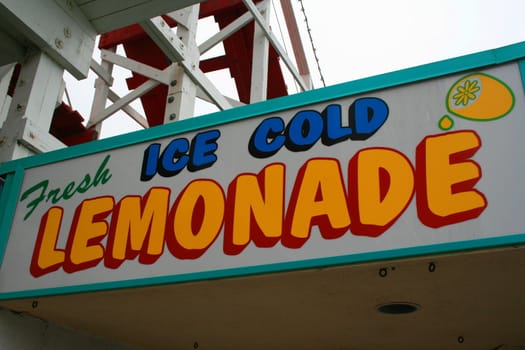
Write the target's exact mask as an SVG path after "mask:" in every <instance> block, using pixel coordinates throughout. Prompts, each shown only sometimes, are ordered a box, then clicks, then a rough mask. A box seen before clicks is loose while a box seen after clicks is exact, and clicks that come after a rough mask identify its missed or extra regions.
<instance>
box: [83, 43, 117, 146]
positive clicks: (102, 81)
mask: <svg viewBox="0 0 525 350" xmlns="http://www.w3.org/2000/svg"><path fill="white" fill-rule="evenodd" d="M116 50H117V48H116V47H112V48H111V49H110V50H107V51H111V52H115V51H116ZM93 61H94V60H92V65H93ZM95 63H96V62H95ZM100 68H101V69H100V71H102V72H104V71H105V72H107V73H108V75H109V76H111V74H112V73H113V64H112V63H111V62H108V61H105V60H104V59H102V60H101V63H100ZM95 72H96V71H95ZM111 79H113V78H111ZM110 82H111V84H110ZM111 85H112V81H111V80H110V79H107V77H105V78H104V77H98V78H97V79H96V80H95V95H94V96H93V102H92V103H91V111H90V113H89V122H88V125H90V124H91V127H92V128H94V129H95V131H96V132H97V137H98V135H100V131H101V130H102V123H100V122H97V123H94V122H92V121H93V120H95V118H97V117H98V116H99V115H101V114H102V113H103V112H104V109H106V102H107V100H108V94H109V87H110V86H111Z"/></svg>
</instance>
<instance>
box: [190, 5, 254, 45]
mask: <svg viewBox="0 0 525 350" xmlns="http://www.w3.org/2000/svg"><path fill="white" fill-rule="evenodd" d="M263 6H264V3H259V4H257V6H256V7H257V9H258V10H262V8H263ZM251 21H253V15H252V14H251V13H250V12H246V13H244V14H243V15H241V16H240V17H238V18H237V19H236V20H234V21H233V22H231V23H230V24H228V25H227V26H226V27H224V28H223V29H222V30H221V31H219V32H218V33H216V34H215V35H213V36H211V37H210V38H209V39H208V40H206V41H205V42H203V43H202V44H200V45H199V52H200V54H201V55H203V54H204V53H206V52H208V51H209V50H211V49H212V48H213V47H215V45H217V44H219V43H220V42H223V41H224V40H226V39H228V38H229V37H230V36H231V35H233V34H234V33H235V32H237V31H238V30H239V29H241V28H242V27H244V26H245V25H247V24H248V23H250V22H251Z"/></svg>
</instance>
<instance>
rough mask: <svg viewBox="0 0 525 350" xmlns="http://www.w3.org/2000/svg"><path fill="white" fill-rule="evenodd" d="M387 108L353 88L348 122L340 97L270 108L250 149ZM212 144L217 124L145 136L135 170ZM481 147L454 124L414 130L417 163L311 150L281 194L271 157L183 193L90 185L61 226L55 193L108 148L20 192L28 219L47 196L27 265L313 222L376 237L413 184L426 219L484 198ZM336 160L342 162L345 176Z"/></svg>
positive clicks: (149, 255) (202, 161)
mask: <svg viewBox="0 0 525 350" xmlns="http://www.w3.org/2000/svg"><path fill="white" fill-rule="evenodd" d="M388 114H389V110H388V106H387V104H386V103H385V102H384V101H383V100H381V99H378V98H361V99H357V100H356V101H354V103H353V104H352V105H351V106H350V107H349V109H348V121H347V123H343V122H342V118H343V113H342V107H341V106H340V105H338V104H332V105H329V106H328V107H326V109H325V110H324V111H322V112H317V111H314V110H302V111H299V112H298V113H296V114H295V115H294V116H293V118H292V119H290V121H289V122H288V123H286V122H285V121H284V120H283V119H281V118H280V117H269V118H266V119H264V120H262V122H260V123H259V125H258V126H257V127H256V128H255V130H254V131H253V134H252V135H251V138H250V141H249V145H248V152H249V153H250V154H251V156H253V157H256V158H269V157H271V156H273V155H275V154H276V153H277V152H279V150H281V149H282V148H283V147H285V148H287V149H288V150H290V151H293V152H302V151H306V150H308V149H310V148H311V147H312V146H313V145H314V144H316V143H317V142H322V144H324V145H325V146H331V145H334V144H337V143H340V142H344V141H348V140H366V139H368V138H369V137H371V136H372V135H373V134H374V133H375V132H376V131H377V130H379V128H381V126H382V125H383V124H384V123H385V121H386V120H387V117H388ZM343 124H347V125H348V126H343ZM219 146H220V131H219V130H217V129H215V130H210V131H205V132H201V133H198V134H197V135H195V136H194V137H193V138H192V139H191V140H188V139H187V138H184V137H180V138H176V139H173V140H172V141H171V142H170V143H169V144H167V145H166V146H165V147H163V146H162V145H161V144H159V143H153V144H150V145H148V147H147V148H146V149H145V150H144V158H143V163H142V169H141V174H140V180H141V181H142V182H147V181H150V180H151V179H153V178H155V176H163V177H169V176H175V175H177V174H178V173H179V172H181V171H183V170H184V168H186V169H187V170H188V171H190V172H197V171H199V170H201V169H205V168H208V167H211V166H213V164H214V163H215V162H216V161H217V154H216V152H217V150H218V149H219ZM480 147H481V140H480V138H479V136H478V135H477V134H476V132H474V131H471V130H463V131H455V132H448V133H443V134H438V135H433V136H427V137H425V138H424V139H423V140H421V141H420V143H419V145H418V146H417V148H416V150H415V167H414V166H413V164H411V162H410V161H409V159H408V158H407V157H406V156H405V155H404V154H402V153H401V152H399V151H397V150H395V149H391V148H381V147H371V148H364V149H361V150H359V151H358V152H357V153H355V154H354V155H353V156H352V157H351V158H349V159H348V160H345V162H348V163H345V164H341V162H340V160H339V159H335V158H311V159H309V160H307V161H306V162H305V163H304V164H302V166H301V167H300V169H299V171H298V173H297V176H296V177H295V182H294V183H293V184H290V186H293V187H292V192H291V196H290V198H289V199H288V203H287V205H286V203H285V193H286V191H285V178H286V171H287V170H286V164H283V163H279V162H276V163H270V164H267V165H266V166H265V167H264V168H263V169H260V170H259V172H258V173H242V174H239V175H237V176H236V177H235V178H234V179H233V180H232V181H231V182H230V184H229V185H228V187H227V188H222V187H221V185H220V184H219V183H217V182H216V181H214V180H213V179H203V178H196V179H194V180H192V181H191V182H189V183H188V184H186V186H185V187H184V189H183V190H182V191H180V193H172V190H171V189H170V188H166V187H150V188H149V190H148V191H147V193H145V194H143V195H142V196H141V195H127V196H125V197H123V198H114V197H113V196H110V195H106V196H97V197H94V198H88V199H85V200H83V201H82V202H81V203H80V204H79V205H78V206H77V207H76V208H75V211H74V216H73V219H72V224H71V227H69V228H66V227H63V225H62V220H63V217H64V215H65V212H66V210H68V209H67V207H65V206H60V205H59V204H60V203H61V202H63V201H64V200H68V199H69V198H72V197H74V196H76V195H77V194H85V193H87V192H89V190H90V189H92V188H94V187H97V186H98V187H100V186H104V185H106V184H107V183H109V182H110V181H111V180H112V174H111V171H110V165H111V163H110V155H107V156H106V157H105V159H104V160H103V162H102V163H101V164H100V166H99V168H98V170H97V171H96V172H95V173H94V174H93V175H89V174H88V175H85V177H84V178H83V179H80V181H79V182H75V181H72V182H71V183H69V184H68V185H66V186H65V187H64V188H55V189H48V186H49V183H48V181H47V180H46V181H42V182H40V183H38V184H37V185H35V186H33V187H31V188H29V189H27V190H26V191H25V192H24V193H23V194H22V196H21V201H22V202H25V204H26V208H27V212H26V215H25V219H27V218H28V217H29V216H30V215H32V213H33V212H34V210H35V209H36V208H37V207H38V206H40V205H41V204H45V203H50V204H53V206H52V207H50V208H49V209H48V210H47V211H46V212H45V214H44V215H43V216H42V218H41V220H40V226H39V229H38V235H37V239H36V244H35V247H34V251H33V256H32V262H31V267H30V271H31V274H32V275H33V276H34V277H39V276H42V275H44V274H47V273H50V272H53V271H55V270H57V269H59V268H60V267H62V268H63V270H64V271H66V272H68V273H74V272H76V271H79V270H83V269H88V268H92V267H94V266H96V265H98V264H99V263H100V262H101V261H102V260H103V261H104V265H105V266H106V267H107V268H112V269H115V268H118V267H119V266H120V265H121V264H122V263H123V262H124V261H125V260H127V259H129V260H133V259H136V258H137V257H138V261H139V262H140V263H141V264H152V263H154V262H155V261H156V260H157V259H158V258H159V257H160V256H161V255H162V254H163V253H164V247H165V246H166V247H167V249H168V251H169V253H171V254H172V255H173V257H175V258H177V259H197V258H199V257H200V256H202V255H203V254H204V253H205V252H206V250H207V249H208V248H209V247H210V246H211V245H212V244H213V243H214V242H215V241H216V239H217V238H218V237H219V235H220V233H221V232H223V234H222V241H223V244H222V246H223V251H224V253H225V254H228V255H236V254H240V253H241V252H242V251H243V249H244V248H245V247H246V246H247V245H248V244H250V242H253V244H254V245H255V246H256V247H259V248H270V247H273V246H274V245H275V244H277V243H278V242H279V241H280V242H281V244H282V245H283V246H285V247H288V248H295V249H298V248H300V247H301V246H302V245H303V244H304V243H305V242H306V241H307V240H308V239H309V237H310V233H311V230H312V227H313V226H317V227H318V229H319V232H320V235H321V236H322V237H323V238H324V239H336V238H338V237H341V236H342V235H345V234H353V235H359V236H369V237H378V236H380V235H381V234H383V233H384V232H385V231H386V230H387V229H388V228H389V227H390V226H391V225H392V224H393V223H394V222H395V221H396V220H397V218H398V217H399V216H400V215H401V214H402V213H403V212H404V210H405V209H406V208H407V206H408V205H409V203H410V202H411V200H412V198H413V196H414V193H415V197H416V204H417V213H418V217H419V220H420V221H421V223H422V224H424V225H426V226H429V227H433V228H437V227H440V226H443V225H449V224H453V223H457V222H461V221H464V220H469V219H472V218H476V217H478V216H479V215H480V214H481V212H482V211H483V210H484V209H485V207H486V206H487V201H486V199H485V196H484V195H483V194H482V193H480V192H479V191H477V190H476V189H474V185H475V184H476V183H477V181H478V180H479V179H480V178H481V168H480V167H479V166H478V164H477V163H475V162H474V161H473V160H471V159H470V157H472V156H473V155H474V154H475V153H476V151H477V150H478V149H479V148H480ZM342 167H347V170H348V171H347V178H346V179H344V178H343V171H342ZM288 177H289V178H293V176H288ZM345 182H346V185H345ZM286 185H288V184H286ZM71 214H72V213H71ZM67 231H69V232H67ZM64 234H68V236H67V243H66V245H65V247H63V248H60V247H57V242H58V238H59V236H60V235H64Z"/></svg>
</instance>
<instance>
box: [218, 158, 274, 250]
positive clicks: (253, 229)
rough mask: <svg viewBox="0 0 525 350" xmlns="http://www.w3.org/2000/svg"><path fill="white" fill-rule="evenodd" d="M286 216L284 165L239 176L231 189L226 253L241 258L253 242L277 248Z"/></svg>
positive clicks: (228, 205)
mask: <svg viewBox="0 0 525 350" xmlns="http://www.w3.org/2000/svg"><path fill="white" fill-rule="evenodd" d="M283 213H284V164H281V163H275V164H270V165H268V166H267V167H265V168H264V169H263V171H261V172H260V173H259V174H258V175H255V174H241V175H239V176H238V177H237V178H236V179H235V180H234V181H232V183H231V184H230V187H229V189H228V202H227V206H226V224H225V228H224V252H225V253H226V254H229V255H235V254H239V253H240V252H241V251H242V250H243V249H244V248H245V247H246V245H248V243H249V242H250V238H251V239H252V240H253V242H254V243H255V245H256V246H257V247H272V246H274V245H275V243H277V241H278V240H279V239H280V238H281V234H282V226H283Z"/></svg>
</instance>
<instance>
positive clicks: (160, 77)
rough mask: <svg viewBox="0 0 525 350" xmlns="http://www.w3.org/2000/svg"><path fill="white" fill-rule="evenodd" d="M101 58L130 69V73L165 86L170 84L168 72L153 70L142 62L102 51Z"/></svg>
mask: <svg viewBox="0 0 525 350" xmlns="http://www.w3.org/2000/svg"><path fill="white" fill-rule="evenodd" d="M100 56H101V57H102V59H103V60H105V61H108V62H110V63H113V64H116V65H117V66H119V67H123V68H126V69H129V70H130V71H132V72H135V73H138V74H140V75H142V76H145V77H146V78H149V79H153V80H156V81H158V82H159V83H162V84H164V85H168V84H169V79H168V77H167V75H166V72H165V71H163V70H161V69H157V68H153V67H151V66H148V65H147V64H144V63H142V62H139V61H135V60H133V59H131V58H127V57H124V56H120V55H118V54H116V53H114V52H112V51H109V50H101V51H100Z"/></svg>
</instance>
